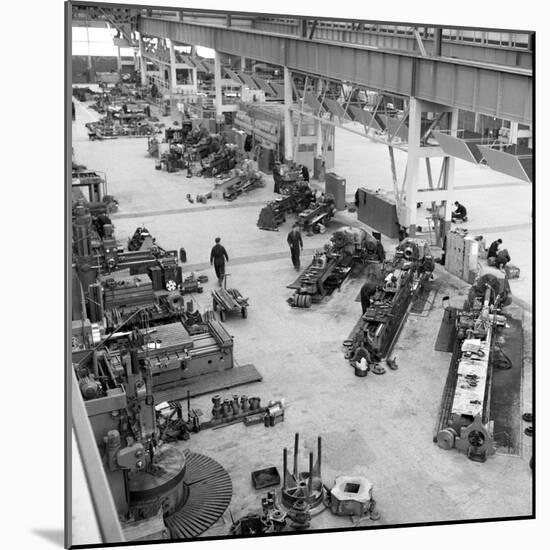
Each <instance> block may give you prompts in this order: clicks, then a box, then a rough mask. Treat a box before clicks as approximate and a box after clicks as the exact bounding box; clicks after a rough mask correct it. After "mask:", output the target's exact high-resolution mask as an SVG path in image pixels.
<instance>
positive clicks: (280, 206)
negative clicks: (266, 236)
mask: <svg viewBox="0 0 550 550" xmlns="http://www.w3.org/2000/svg"><path fill="white" fill-rule="evenodd" d="M312 198H313V193H312V191H311V189H310V187H309V185H308V184H307V183H302V184H300V185H296V186H294V187H293V188H292V190H291V191H290V192H289V194H288V195H285V196H283V197H279V198H278V199H275V200H274V201H271V202H269V203H268V204H267V205H266V206H264V207H263V208H262V209H261V211H260V215H259V217H258V222H257V223H256V225H257V226H258V227H259V228H260V229H266V230H270V231H278V229H277V228H278V227H279V225H281V224H283V223H284V222H285V221H286V215H287V214H290V213H292V212H296V213H298V214H299V213H300V212H303V211H304V210H305V209H306V208H307V207H308V206H309V205H310V203H311V200H312Z"/></svg>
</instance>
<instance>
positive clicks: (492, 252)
mask: <svg viewBox="0 0 550 550" xmlns="http://www.w3.org/2000/svg"><path fill="white" fill-rule="evenodd" d="M501 244H502V239H497V240H496V241H493V242H492V243H491V246H490V247H489V251H488V252H487V259H489V258H496V257H497V252H498V249H499V248H500V245H501Z"/></svg>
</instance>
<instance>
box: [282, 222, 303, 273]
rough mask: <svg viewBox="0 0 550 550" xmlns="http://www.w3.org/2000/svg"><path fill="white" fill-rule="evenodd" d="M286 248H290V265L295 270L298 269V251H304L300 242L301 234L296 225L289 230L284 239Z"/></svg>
mask: <svg viewBox="0 0 550 550" xmlns="http://www.w3.org/2000/svg"><path fill="white" fill-rule="evenodd" d="M286 242H287V243H288V246H290V258H291V259H292V265H294V268H295V269H300V250H303V249H304V243H303V242H302V234H301V233H300V229H299V227H298V226H297V225H294V227H293V228H292V229H291V230H290V233H289V234H288V237H287V238H286Z"/></svg>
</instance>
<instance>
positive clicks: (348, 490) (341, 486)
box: [330, 476, 377, 519]
mask: <svg viewBox="0 0 550 550" xmlns="http://www.w3.org/2000/svg"><path fill="white" fill-rule="evenodd" d="M375 507H376V502H375V501H374V499H373V498H372V483H371V482H370V481H369V480H368V479H367V478H365V477H360V476H338V477H337V478H336V480H335V482H334V487H333V488H332V489H331V491H330V509H331V512H332V513H333V514H336V515H337V516H369V517H370V518H371V519H375V518H376V516H375V517H373V515H374V514H373V512H374V511H375ZM376 519H377V518H376Z"/></svg>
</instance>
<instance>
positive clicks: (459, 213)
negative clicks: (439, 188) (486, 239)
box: [451, 201, 467, 222]
mask: <svg viewBox="0 0 550 550" xmlns="http://www.w3.org/2000/svg"><path fill="white" fill-rule="evenodd" d="M455 206H456V210H455V211H454V212H453V213H452V214H451V221H453V222H454V221H456V220H462V221H466V215H467V211H466V207H465V206H464V205H463V204H460V203H459V202H458V201H455Z"/></svg>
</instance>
